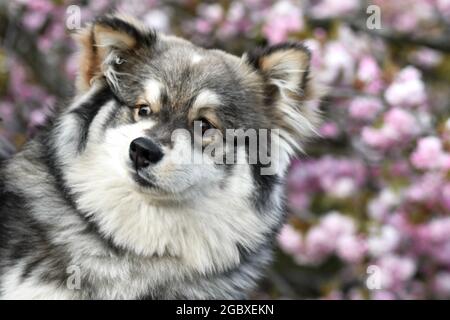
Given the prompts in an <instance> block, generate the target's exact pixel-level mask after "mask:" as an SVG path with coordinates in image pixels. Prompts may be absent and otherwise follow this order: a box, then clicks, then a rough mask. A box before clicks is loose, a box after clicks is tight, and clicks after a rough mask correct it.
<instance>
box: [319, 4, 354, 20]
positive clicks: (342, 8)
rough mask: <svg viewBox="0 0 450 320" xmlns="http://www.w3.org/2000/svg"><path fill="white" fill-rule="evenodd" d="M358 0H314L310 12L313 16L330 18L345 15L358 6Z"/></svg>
mask: <svg viewBox="0 0 450 320" xmlns="http://www.w3.org/2000/svg"><path fill="white" fill-rule="evenodd" d="M359 5H360V3H359V1H358V0H341V1H333V0H322V1H315V2H313V5H312V7H311V12H310V14H311V15H312V16H314V17H315V18H330V17H337V16H341V15H346V14H350V13H352V12H354V11H355V10H357V9H358V8H359Z"/></svg>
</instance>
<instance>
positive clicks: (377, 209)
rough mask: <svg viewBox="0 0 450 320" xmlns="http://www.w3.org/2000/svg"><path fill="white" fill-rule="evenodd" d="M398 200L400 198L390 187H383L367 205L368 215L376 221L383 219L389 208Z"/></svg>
mask: <svg viewBox="0 0 450 320" xmlns="http://www.w3.org/2000/svg"><path fill="white" fill-rule="evenodd" d="M399 202H400V198H399V196H398V195H397V194H395V193H394V192H393V191H392V190H390V189H384V190H383V191H382V192H381V193H380V194H379V195H378V196H377V197H376V198H374V199H372V200H371V201H370V202H369V205H368V208H367V210H368V213H369V216H370V217H371V218H372V219H374V220H376V221H383V220H384V219H385V218H386V216H387V215H388V214H389V213H390V212H391V210H392V209H393V208H394V207H395V206H396V205H397V204H398V203H399Z"/></svg>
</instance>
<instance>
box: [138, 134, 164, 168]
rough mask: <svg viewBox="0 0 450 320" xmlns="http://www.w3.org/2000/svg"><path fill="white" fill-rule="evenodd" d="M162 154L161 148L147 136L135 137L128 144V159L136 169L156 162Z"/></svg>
mask: <svg viewBox="0 0 450 320" xmlns="http://www.w3.org/2000/svg"><path fill="white" fill-rule="evenodd" d="M163 156H164V154H163V152H162V150H161V148H160V147H159V146H158V145H157V144H156V143H154V142H153V141H151V140H150V139H147V138H137V139H135V140H133V141H132V142H131V144H130V159H131V161H132V162H133V163H134V166H135V168H136V170H139V169H144V168H146V167H148V166H149V165H151V164H155V163H157V162H158V161H159V160H161V159H162V157H163Z"/></svg>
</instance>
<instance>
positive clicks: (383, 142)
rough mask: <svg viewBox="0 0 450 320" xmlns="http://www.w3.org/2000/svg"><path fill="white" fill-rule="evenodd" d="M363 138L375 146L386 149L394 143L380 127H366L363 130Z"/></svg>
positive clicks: (368, 143)
mask: <svg viewBox="0 0 450 320" xmlns="http://www.w3.org/2000/svg"><path fill="white" fill-rule="evenodd" d="M361 136H362V140H363V141H364V142H365V143H366V144H367V145H369V146H371V147H374V148H380V149H385V148H387V147H389V146H390V145H391V143H392V140H391V139H390V137H389V136H388V135H387V134H385V133H384V131H382V130H380V129H375V128H371V127H364V128H363V129H362V131H361Z"/></svg>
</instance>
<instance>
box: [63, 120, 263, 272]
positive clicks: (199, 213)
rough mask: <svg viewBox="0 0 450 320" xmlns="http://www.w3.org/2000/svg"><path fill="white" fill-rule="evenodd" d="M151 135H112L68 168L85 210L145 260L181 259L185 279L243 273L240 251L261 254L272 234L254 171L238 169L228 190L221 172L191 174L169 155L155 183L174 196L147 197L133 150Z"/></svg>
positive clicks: (207, 167) (135, 131)
mask: <svg viewBox="0 0 450 320" xmlns="http://www.w3.org/2000/svg"><path fill="white" fill-rule="evenodd" d="M148 127H149V123H145V122H139V123H137V124H133V125H128V126H123V127H120V128H115V129H110V130H108V131H107V132H106V136H105V141H103V142H101V143H95V142H92V141H90V142H89V143H88V145H87V149H86V151H85V152H84V153H83V154H82V155H81V156H79V157H78V158H77V159H76V161H73V162H72V163H71V164H70V165H69V169H68V170H67V174H66V179H67V181H68V182H69V184H70V185H71V187H72V189H73V190H74V191H75V192H76V193H77V194H78V195H79V198H78V201H77V205H78V207H79V209H81V210H83V211H84V212H87V213H89V214H90V215H92V218H93V219H94V220H96V221H97V223H98V225H99V226H100V230H101V232H103V233H104V234H106V235H107V236H110V237H111V238H112V239H113V241H114V242H115V243H116V244H118V245H121V246H124V247H126V248H128V249H130V250H132V251H133V252H135V253H136V254H138V255H143V256H148V257H151V256H160V257H174V258H175V260H176V261H178V263H179V267H180V268H182V269H184V270H185V272H193V271H197V272H202V273H203V272H207V271H211V270H224V269H225V268H229V267H232V266H235V265H237V264H238V263H239V252H238V248H237V246H236V245H237V244H238V243H239V244H241V245H243V246H244V247H247V248H255V247H256V246H257V245H258V244H259V243H261V241H263V234H264V233H265V232H266V231H268V230H269V229H270V227H271V226H272V223H269V221H265V219H264V218H262V217H261V216H259V215H258V213H256V212H255V211H254V209H253V208H252V206H251V204H250V203H248V200H247V199H248V198H249V195H250V192H252V190H253V182H252V177H251V172H250V168H249V166H248V165H237V166H236V171H237V172H235V173H234V174H233V175H232V176H231V177H230V178H229V181H227V183H226V188H225V189H224V190H222V189H220V188H219V185H220V183H219V182H220V179H221V177H220V175H219V174H220V171H219V170H217V169H214V168H213V166H212V165H211V164H204V165H190V166H189V167H186V166H185V165H179V164H177V163H176V162H175V161H173V160H174V159H172V160H171V156H170V155H166V156H165V157H164V159H163V160H162V162H161V164H158V166H159V169H157V171H158V172H159V174H158V175H156V181H157V183H159V184H162V185H163V186H165V188H167V189H169V187H170V186H171V187H172V189H171V190H170V192H167V193H165V192H160V193H158V192H155V191H149V190H146V189H143V188H142V187H140V186H138V185H137V183H136V182H135V181H133V180H132V177H131V173H132V170H131V167H130V166H129V160H128V148H129V145H130V143H131V141H132V140H133V139H135V138H137V137H140V136H142V135H143V134H144V133H143V130H144V129H147V128H148ZM175 148H178V147H177V145H176V147H175ZM180 148H182V147H180ZM186 151H188V150H186ZM186 153H188V152H186ZM182 154H183V152H182ZM243 156H245V154H244V152H243V151H242V152H241V154H240V157H243ZM164 175H165V176H164ZM93 181H95V183H93ZM180 186H184V187H183V188H181V187H180ZM174 192H175V193H174ZM176 200H182V201H183V202H182V204H181V203H179V202H177V201H176ZM163 202H165V204H164V205H162V203H163Z"/></svg>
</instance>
